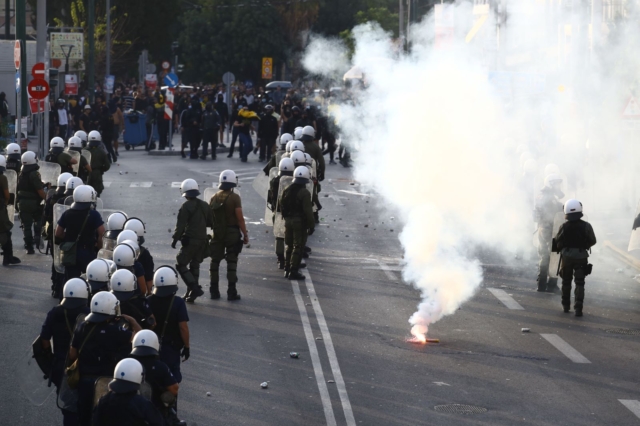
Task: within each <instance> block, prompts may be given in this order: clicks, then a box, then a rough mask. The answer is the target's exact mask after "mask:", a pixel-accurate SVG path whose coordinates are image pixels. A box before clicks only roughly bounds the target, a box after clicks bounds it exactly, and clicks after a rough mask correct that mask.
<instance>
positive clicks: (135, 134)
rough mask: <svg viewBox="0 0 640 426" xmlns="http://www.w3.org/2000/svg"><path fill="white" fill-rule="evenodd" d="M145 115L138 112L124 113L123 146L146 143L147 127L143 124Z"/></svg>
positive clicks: (127, 147)
mask: <svg viewBox="0 0 640 426" xmlns="http://www.w3.org/2000/svg"><path fill="white" fill-rule="evenodd" d="M146 121H147V116H146V115H145V114H142V113H139V112H136V111H134V112H131V113H126V114H125V115H124V136H123V140H124V148H125V149H126V150H127V151H128V150H129V149H132V148H135V147H136V146H140V145H146V144H147V128H146V126H145V124H146Z"/></svg>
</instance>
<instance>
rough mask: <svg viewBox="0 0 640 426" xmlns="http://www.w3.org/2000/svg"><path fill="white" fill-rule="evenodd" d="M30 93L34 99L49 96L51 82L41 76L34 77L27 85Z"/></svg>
mask: <svg viewBox="0 0 640 426" xmlns="http://www.w3.org/2000/svg"><path fill="white" fill-rule="evenodd" d="M27 91H28V92H29V95H30V96H31V97H32V98H34V99H44V98H46V97H47V96H49V83H47V81H46V80H44V79H41V78H34V79H33V80H31V82H30V83H29V86H27Z"/></svg>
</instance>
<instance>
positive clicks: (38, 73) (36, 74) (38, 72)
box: [31, 62, 44, 79]
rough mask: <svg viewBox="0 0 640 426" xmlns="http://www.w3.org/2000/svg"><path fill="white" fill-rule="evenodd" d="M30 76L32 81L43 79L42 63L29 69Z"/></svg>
mask: <svg viewBox="0 0 640 426" xmlns="http://www.w3.org/2000/svg"><path fill="white" fill-rule="evenodd" d="M31 75H32V76H33V78H34V79H38V78H42V79H44V62H38V63H37V64H35V65H34V66H33V68H31Z"/></svg>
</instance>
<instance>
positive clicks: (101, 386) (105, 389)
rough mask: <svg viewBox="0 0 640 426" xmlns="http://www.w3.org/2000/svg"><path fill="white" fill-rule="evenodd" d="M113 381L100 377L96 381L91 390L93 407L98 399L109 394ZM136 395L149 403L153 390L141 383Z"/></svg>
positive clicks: (148, 385) (145, 383)
mask: <svg viewBox="0 0 640 426" xmlns="http://www.w3.org/2000/svg"><path fill="white" fill-rule="evenodd" d="M112 380H113V378H111V377H106V376H102V377H99V378H98V379H97V380H96V384H95V385H94V388H93V406H94V407H96V406H97V405H98V402H99V401H100V398H102V397H103V396H105V395H106V394H108V393H109V383H110V382H111V381H112ZM138 393H139V394H140V395H141V396H142V397H143V398H144V399H146V400H147V401H151V396H152V394H153V388H152V387H151V385H150V384H149V383H147V382H142V383H141V384H140V390H139V391H138Z"/></svg>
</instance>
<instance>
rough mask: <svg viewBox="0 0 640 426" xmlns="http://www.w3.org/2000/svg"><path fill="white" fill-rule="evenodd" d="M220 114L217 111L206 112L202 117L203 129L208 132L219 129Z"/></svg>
mask: <svg viewBox="0 0 640 426" xmlns="http://www.w3.org/2000/svg"><path fill="white" fill-rule="evenodd" d="M217 115H218V113H217V112H215V111H205V112H204V114H203V115H202V128H203V129H206V130H211V129H215V128H217V127H218V117H217Z"/></svg>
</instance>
